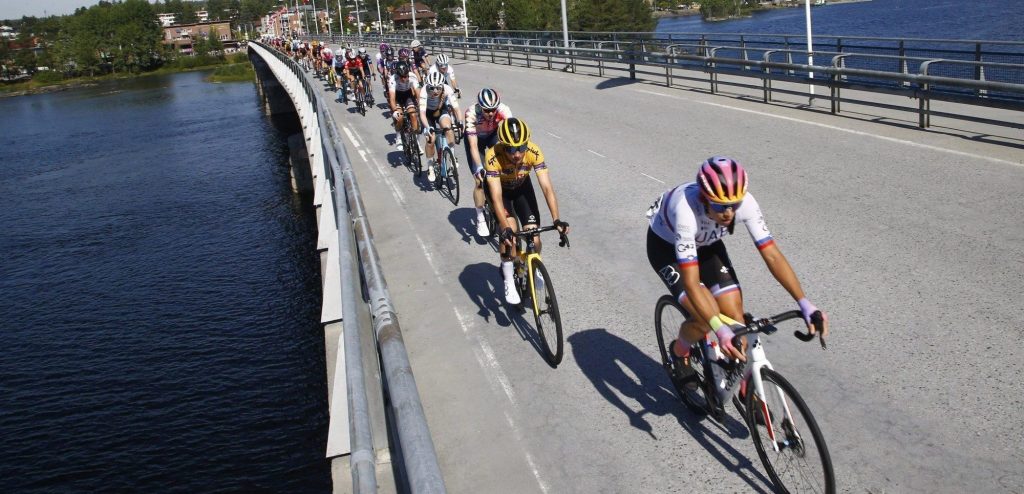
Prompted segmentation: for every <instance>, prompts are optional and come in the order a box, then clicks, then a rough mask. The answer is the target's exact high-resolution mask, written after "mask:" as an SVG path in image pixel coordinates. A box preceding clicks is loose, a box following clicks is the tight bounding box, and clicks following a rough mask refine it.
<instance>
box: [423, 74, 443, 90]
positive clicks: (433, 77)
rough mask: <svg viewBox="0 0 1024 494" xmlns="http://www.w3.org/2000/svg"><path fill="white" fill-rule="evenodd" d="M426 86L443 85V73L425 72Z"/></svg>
mask: <svg viewBox="0 0 1024 494" xmlns="http://www.w3.org/2000/svg"><path fill="white" fill-rule="evenodd" d="M427 87H444V75H442V74H441V73H440V72H431V73H429V74H427Z"/></svg>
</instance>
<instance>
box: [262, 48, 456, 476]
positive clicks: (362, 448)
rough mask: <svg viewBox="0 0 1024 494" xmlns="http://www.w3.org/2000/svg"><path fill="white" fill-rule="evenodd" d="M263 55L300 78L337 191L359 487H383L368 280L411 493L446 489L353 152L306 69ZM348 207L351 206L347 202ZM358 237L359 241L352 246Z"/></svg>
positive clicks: (267, 50)
mask: <svg viewBox="0 0 1024 494" xmlns="http://www.w3.org/2000/svg"><path fill="white" fill-rule="evenodd" d="M254 45H256V46H258V47H259V48H261V49H262V50H261V51H262V52H263V55H265V54H267V53H269V54H270V55H271V56H274V57H276V58H277V59H278V60H279V61H281V62H283V63H284V64H285V66H286V67H287V68H288V70H290V71H291V73H292V74H293V75H294V77H296V78H297V80H298V81H300V83H301V85H302V89H303V91H304V92H305V96H306V98H307V99H308V101H309V102H310V105H311V106H312V110H313V111H314V112H315V113H316V115H317V118H318V119H319V122H320V125H321V128H324V129H326V130H327V132H320V133H319V135H320V142H319V143H317V144H318V149H319V151H320V152H321V153H323V154H322V156H323V157H324V158H325V165H326V166H325V167H324V168H325V170H324V172H325V177H326V179H327V180H328V183H329V184H330V186H331V187H330V188H331V196H332V198H333V199H334V200H333V201H332V203H333V204H332V207H333V208H334V213H335V215H334V217H335V221H336V224H337V227H338V244H339V252H340V256H339V258H340V259H339V262H340V263H341V269H342V280H343V282H348V286H347V287H345V289H343V290H342V304H343V313H344V314H346V316H345V317H344V319H343V323H344V325H345V326H344V328H345V329H344V338H345V363H346V370H347V373H348V383H347V392H348V395H349V408H350V420H351V423H350V428H351V438H352V458H351V468H352V476H353V490H354V491H355V492H358V493H363V494H369V493H375V492H377V483H376V476H375V472H374V467H375V465H374V462H373V458H374V456H373V443H372V438H371V437H370V436H371V432H370V420H369V412H368V406H367V400H366V388H365V381H364V380H363V379H364V375H363V373H362V366H361V362H362V361H363V358H362V356H361V355H360V354H359V349H360V341H359V333H360V332H359V330H358V329H359V328H358V318H357V317H355V316H354V315H353V314H356V311H358V310H364V309H365V306H362V307H361V308H360V306H359V304H357V302H356V298H355V297H356V294H357V293H360V294H361V293H362V290H361V288H362V286H361V285H360V284H359V281H358V280H360V279H362V282H363V284H364V285H365V287H366V289H367V292H368V293H369V305H370V312H371V315H372V317H373V330H374V334H375V335H376V338H377V347H378V348H379V352H380V360H381V362H382V363H383V367H384V376H385V378H386V383H387V389H386V393H387V394H388V396H389V397H390V402H391V408H392V409H393V410H394V421H395V424H396V428H397V432H398V437H397V442H398V443H399V444H400V446H401V451H402V459H403V461H404V466H405V471H406V478H407V481H408V483H409V487H410V489H411V490H412V492H415V493H443V492H445V485H444V479H443V478H442V476H441V469H440V466H439V465H438V461H437V453H436V451H435V449H434V443H433V440H432V439H431V437H430V430H429V427H428V426H427V421H426V416H425V414H424V413H423V406H422V404H421V403H420V399H419V392H418V390H417V388H416V381H415V378H414V377H413V373H412V366H411V364H410V363H409V358H408V354H407V352H406V350H405V344H404V342H403V340H402V332H401V327H400V326H399V323H398V317H397V315H396V314H395V311H394V307H393V306H392V304H391V296H390V293H389V292H388V288H387V282H386V281H385V279H384V275H383V271H382V269H381V263H380V258H379V256H378V254H377V250H376V247H374V243H373V233H372V231H371V229H370V224H369V221H368V220H367V217H366V213H365V209H364V207H363V201H362V196H361V194H360V192H359V187H358V184H357V183H356V179H355V174H354V173H353V171H352V165H351V162H350V160H349V158H348V154H347V152H346V150H345V147H344V145H343V144H342V139H341V133H340V132H339V128H338V125H337V123H336V122H335V120H334V117H333V116H332V114H331V113H330V112H329V111H327V108H328V107H327V105H326V104H325V102H324V101H323V100H322V98H321V95H320V93H319V91H317V90H316V89H315V88H314V87H313V85H312V84H311V83H310V82H309V80H308V79H307V77H306V75H305V71H303V70H302V69H301V68H299V67H298V66H297V65H296V64H295V63H294V62H293V61H292V60H290V59H289V58H288V57H287V56H285V55H284V54H283V53H281V52H279V51H277V50H276V49H274V48H273V47H269V46H267V45H264V44H262V43H258V42H255V43H254ZM346 206H347V207H346ZM353 240H354V241H355V242H354V244H353ZM356 247H357V248H358V258H359V261H360V262H361V267H362V273H363V277H362V278H360V276H359V273H357V272H355V270H353V269H352V262H351V261H352V256H353V255H354V253H355V252H356Z"/></svg>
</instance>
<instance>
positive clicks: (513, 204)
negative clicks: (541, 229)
mask: <svg viewBox="0 0 1024 494" xmlns="http://www.w3.org/2000/svg"><path fill="white" fill-rule="evenodd" d="M501 203H502V204H504V205H505V214H506V215H507V216H510V217H513V218H515V219H516V220H518V221H519V227H520V228H523V227H524V226H525V225H539V224H540V214H539V213H538V212H539V211H540V209H539V208H538V207H537V195H536V194H534V193H533V181H532V180H530V179H529V178H527V179H526V180H525V181H523V183H522V184H520V185H519V187H516V188H514V189H506V188H504V187H502V188H501Z"/></svg>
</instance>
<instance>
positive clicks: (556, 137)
mask: <svg viewBox="0 0 1024 494" xmlns="http://www.w3.org/2000/svg"><path fill="white" fill-rule="evenodd" d="M544 133H545V134H547V135H549V136H551V137H554V138H555V139H561V137H559V136H556V135H554V134H552V133H551V132H547V131H545V132H544Z"/></svg>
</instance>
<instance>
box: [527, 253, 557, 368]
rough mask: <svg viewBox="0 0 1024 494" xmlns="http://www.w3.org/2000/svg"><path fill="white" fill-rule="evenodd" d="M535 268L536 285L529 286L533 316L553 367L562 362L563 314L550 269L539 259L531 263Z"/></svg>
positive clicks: (533, 277)
mask: <svg viewBox="0 0 1024 494" xmlns="http://www.w3.org/2000/svg"><path fill="white" fill-rule="evenodd" d="M530 267H531V269H532V270H533V273H532V274H533V276H531V277H530V278H531V279H532V280H533V283H534V285H533V286H532V287H527V288H528V289H530V290H532V291H531V293H532V296H531V297H530V299H531V302H532V304H533V317H534V320H535V321H536V322H537V334H539V335H540V340H541V343H542V346H543V347H544V351H545V352H546V353H547V355H546V357H547V361H548V363H549V364H551V366H552V367H557V366H558V364H559V363H560V362H562V352H563V341H562V316H561V313H560V312H559V311H558V300H557V299H556V298H555V287H554V286H553V285H552V284H551V277H550V276H548V270H547V268H545V267H544V263H542V262H541V261H540V260H539V259H534V260H533V262H531V263H530Z"/></svg>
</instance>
